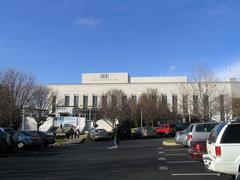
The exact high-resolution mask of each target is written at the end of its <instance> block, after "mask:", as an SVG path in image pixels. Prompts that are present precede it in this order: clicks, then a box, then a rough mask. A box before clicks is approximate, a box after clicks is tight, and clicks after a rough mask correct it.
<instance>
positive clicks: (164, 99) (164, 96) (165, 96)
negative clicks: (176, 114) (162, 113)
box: [162, 95, 167, 106]
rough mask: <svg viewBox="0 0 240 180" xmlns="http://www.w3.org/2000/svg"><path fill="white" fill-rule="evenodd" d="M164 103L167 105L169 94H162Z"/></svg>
mask: <svg viewBox="0 0 240 180" xmlns="http://www.w3.org/2000/svg"><path fill="white" fill-rule="evenodd" d="M162 103H163V104H164V105H165V106H167V95H162Z"/></svg>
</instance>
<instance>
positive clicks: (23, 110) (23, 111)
mask: <svg viewBox="0 0 240 180" xmlns="http://www.w3.org/2000/svg"><path fill="white" fill-rule="evenodd" d="M22 113H23V116H22V131H24V129H25V109H24V108H23V109H22Z"/></svg>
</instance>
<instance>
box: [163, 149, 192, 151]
mask: <svg viewBox="0 0 240 180" xmlns="http://www.w3.org/2000/svg"><path fill="white" fill-rule="evenodd" d="M165 151H187V149H165Z"/></svg>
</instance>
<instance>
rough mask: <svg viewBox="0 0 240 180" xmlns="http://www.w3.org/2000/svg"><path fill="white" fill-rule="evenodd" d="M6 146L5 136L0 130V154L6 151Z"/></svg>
mask: <svg viewBox="0 0 240 180" xmlns="http://www.w3.org/2000/svg"><path fill="white" fill-rule="evenodd" d="M7 148H8V144H7V136H6V134H5V133H4V132H2V130H0V152H5V151H7Z"/></svg>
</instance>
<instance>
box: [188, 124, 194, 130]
mask: <svg viewBox="0 0 240 180" xmlns="http://www.w3.org/2000/svg"><path fill="white" fill-rule="evenodd" d="M192 129H193V124H191V125H190V126H189V127H188V132H192Z"/></svg>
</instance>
